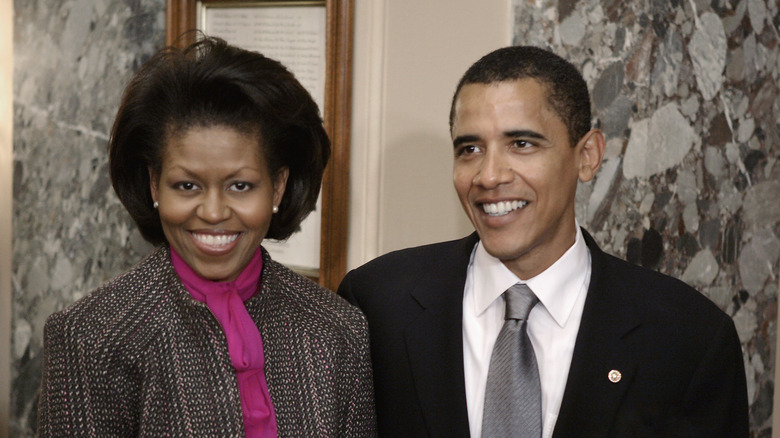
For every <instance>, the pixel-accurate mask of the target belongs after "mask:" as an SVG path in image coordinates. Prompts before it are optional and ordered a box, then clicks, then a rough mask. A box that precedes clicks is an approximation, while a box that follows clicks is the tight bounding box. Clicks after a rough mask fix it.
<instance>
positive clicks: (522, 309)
mask: <svg viewBox="0 0 780 438" xmlns="http://www.w3.org/2000/svg"><path fill="white" fill-rule="evenodd" d="M504 300H505V301H506V310H505V312H504V319H516V320H519V321H525V320H527V319H528V314H530V313H531V309H533V308H534V306H535V305H536V303H538V302H539V299H538V298H536V295H534V293H533V291H532V290H531V288H529V287H528V286H526V285H525V284H520V283H517V284H515V285H514V286H512V287H510V288H509V289H507V291H506V292H504Z"/></svg>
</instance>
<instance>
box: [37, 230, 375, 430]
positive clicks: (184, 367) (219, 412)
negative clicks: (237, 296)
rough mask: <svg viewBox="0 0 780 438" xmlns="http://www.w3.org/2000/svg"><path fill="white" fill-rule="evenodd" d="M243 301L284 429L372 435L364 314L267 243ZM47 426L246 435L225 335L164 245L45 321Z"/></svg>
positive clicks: (43, 409) (42, 407) (43, 411)
mask: <svg viewBox="0 0 780 438" xmlns="http://www.w3.org/2000/svg"><path fill="white" fill-rule="evenodd" d="M246 306H247V310H248V311H249V314H250V315H251V316H252V318H253V320H254V321H255V323H256V324H257V326H258V327H259V329H260V333H261V335H262V337H263V347H264V353H265V361H266V365H265V366H266V379H267V382H268V389H269V392H270V394H271V400H272V402H273V405H274V409H275V413H276V421H277V424H278V431H279V436H280V437H370V436H375V434H376V424H375V423H376V420H375V414H374V396H373V387H372V377H371V363H370V357H369V346H368V331H367V325H366V322H365V319H364V318H363V315H362V314H361V313H360V311H359V310H357V309H356V308H355V307H353V306H351V305H350V304H348V303H347V302H346V301H344V300H343V299H341V298H340V297H338V296H337V295H336V294H334V293H332V292H330V291H328V290H326V289H324V288H322V287H320V286H318V285H316V284H315V283H313V282H311V281H309V280H308V279H305V278H303V277H301V276H299V275H297V274H295V273H293V272H292V271H290V270H289V269H287V268H285V267H284V266H282V265H280V264H278V263H276V262H274V261H273V260H271V258H270V257H269V255H268V253H267V252H266V251H265V250H263V273H262V279H261V284H260V291H259V292H258V293H257V294H256V295H255V296H254V297H253V298H251V299H249V300H247V302H246ZM38 423H39V435H40V436H42V437H62V436H79V437H82V436H83V437H130V436H145V437H161V436H173V437H206V436H209V437H243V436H244V427H243V417H242V411H241V403H240V398H239V392H238V384H237V380H236V377H235V371H234V369H233V367H232V365H231V362H230V357H229V355H228V350H227V341H226V338H225V335H224V333H223V331H222V328H221V326H220V324H219V322H218V321H217V320H216V318H215V317H214V316H213V315H212V314H211V312H210V310H209V309H208V307H206V306H205V305H204V304H202V303H200V302H198V301H195V300H194V299H192V298H191V297H190V295H189V293H188V292H187V290H186V289H185V288H184V286H183V285H182V283H181V281H180V280H179V277H178V276H177V275H176V272H175V271H174V269H173V265H172V264H171V262H170V255H169V249H168V247H167V245H163V246H161V247H159V248H158V249H157V250H155V251H154V252H153V253H152V254H151V255H150V256H149V257H147V258H146V259H144V260H143V261H141V262H140V263H138V264H137V265H136V266H135V267H133V268H131V269H130V270H129V271H127V272H126V273H124V274H122V275H120V276H118V277H116V278H114V279H113V280H111V281H109V282H108V283H106V284H104V285H103V286H101V287H99V288H98V289H96V290H95V291H94V292H92V293H91V294H89V295H88V296H86V297H84V298H83V299H81V300H80V301H78V302H77V303H75V304H73V305H72V306H70V307H68V308H66V309H65V310H62V311H60V312H58V313H55V314H53V315H51V316H50V317H49V318H48V320H47V321H46V325H45V329H44V357H43V376H42V384H41V393H40V400H39V421H38Z"/></svg>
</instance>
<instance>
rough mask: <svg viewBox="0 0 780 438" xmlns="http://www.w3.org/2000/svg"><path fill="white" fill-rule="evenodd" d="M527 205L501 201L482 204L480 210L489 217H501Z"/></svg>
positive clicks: (523, 202) (524, 202) (522, 202)
mask: <svg viewBox="0 0 780 438" xmlns="http://www.w3.org/2000/svg"><path fill="white" fill-rule="evenodd" d="M526 205H528V202H527V201H501V202H492V203H490V204H482V210H483V211H484V212H485V213H487V214H488V215H490V216H503V215H505V214H507V213H509V212H511V211H514V210H517V209H518V208H523V207H525V206H526Z"/></svg>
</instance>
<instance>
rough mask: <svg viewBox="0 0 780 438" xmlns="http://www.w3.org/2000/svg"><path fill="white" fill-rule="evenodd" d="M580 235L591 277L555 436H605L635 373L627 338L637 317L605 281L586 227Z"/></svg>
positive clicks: (602, 264) (601, 259) (599, 253)
mask: <svg viewBox="0 0 780 438" xmlns="http://www.w3.org/2000/svg"><path fill="white" fill-rule="evenodd" d="M583 235H584V237H585V241H586V243H587V245H588V248H589V249H590V255H591V263H592V264H591V266H592V269H591V279H590V285H589V287H588V296H587V298H586V300H585V308H584V310H583V315H582V322H581V323H580V329H579V332H578V334H577V341H576V343H575V346H574V353H573V356H572V362H571V368H570V371H569V377H568V380H567V383H566V389H565V391H564V396H563V401H562V403H561V408H560V412H559V414H558V421H557V422H556V426H555V432H554V434H553V436H554V437H569V436H577V435H582V434H583V431H587V433H586V435H587V436H606V435H607V434H608V432H609V430H610V427H611V425H612V424H613V422H614V418H615V415H616V413H617V410H618V407H619V406H620V402H621V400H622V398H623V395H624V394H625V392H626V390H627V389H628V387H629V385H630V384H631V380H632V379H633V377H634V374H635V371H636V361H635V357H634V355H633V353H632V348H631V345H630V342H628V338H629V337H630V333H631V332H632V331H633V330H635V329H637V328H638V327H639V325H640V319H639V317H638V315H637V313H636V311H635V309H634V306H633V303H632V302H630V301H629V300H628V299H627V298H626V297H625V294H623V293H621V292H622V291H621V290H620V288H619V287H616V285H614V284H610V273H609V272H608V268H607V264H606V260H605V258H606V255H605V254H604V253H603V252H602V251H601V250H600V249H599V248H598V246H597V245H596V243H595V241H594V240H593V238H592V237H591V236H590V235H589V234H588V233H587V232H585V230H583ZM616 372H617V373H616Z"/></svg>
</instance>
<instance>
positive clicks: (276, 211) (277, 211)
mask: <svg viewBox="0 0 780 438" xmlns="http://www.w3.org/2000/svg"><path fill="white" fill-rule="evenodd" d="M271 211H273V212H274V213H279V207H277V206H275V205H274V208H272V209H271Z"/></svg>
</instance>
